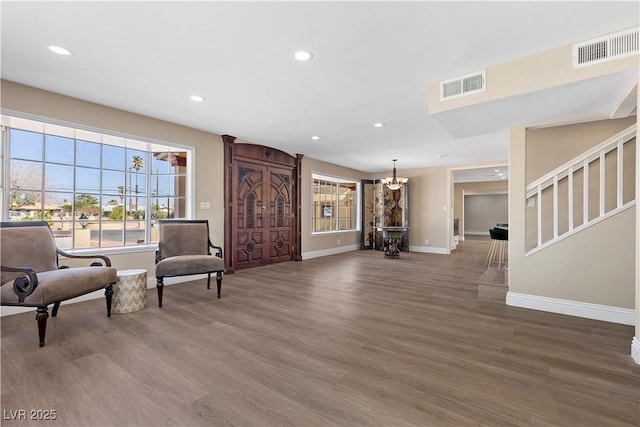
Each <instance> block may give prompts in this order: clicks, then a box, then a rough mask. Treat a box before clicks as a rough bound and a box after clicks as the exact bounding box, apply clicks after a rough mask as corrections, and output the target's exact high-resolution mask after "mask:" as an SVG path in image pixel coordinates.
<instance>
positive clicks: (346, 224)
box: [311, 173, 360, 234]
mask: <svg viewBox="0 0 640 427" xmlns="http://www.w3.org/2000/svg"><path fill="white" fill-rule="evenodd" d="M312 179H313V192H312V194H313V207H312V210H311V212H312V224H313V225H312V227H313V228H312V232H313V233H314V234H319V233H331V232H344V231H357V230H359V229H360V214H359V212H360V183H359V182H358V181H355V180H349V179H343V178H335V177H329V176H324V175H320V174H315V173H314V174H312Z"/></svg>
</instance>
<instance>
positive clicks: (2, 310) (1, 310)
mask: <svg viewBox="0 0 640 427" xmlns="http://www.w3.org/2000/svg"><path fill="white" fill-rule="evenodd" d="M213 277H214V278H215V276H213ZM206 278H207V275H206V274H194V275H193V276H180V277H165V279H164V285H165V286H171V285H175V284H176V283H184V282H191V281H192V280H199V279H206ZM211 280H214V279H211ZM214 283H215V282H214ZM155 287H156V278H155V277H153V276H152V277H148V276H147V289H151V288H155ZM98 298H104V289H100V290H98V291H95V292H91V293H90V294H85V295H80V296H79V297H76V298H73V299H70V300H67V301H63V302H62V304H61V305H66V304H74V303H76V302H82V301H89V300H92V299H98ZM28 312H33V313H35V312H36V308H35V307H15V306H2V307H0V317H4V316H11V315H12V314H20V313H28Z"/></svg>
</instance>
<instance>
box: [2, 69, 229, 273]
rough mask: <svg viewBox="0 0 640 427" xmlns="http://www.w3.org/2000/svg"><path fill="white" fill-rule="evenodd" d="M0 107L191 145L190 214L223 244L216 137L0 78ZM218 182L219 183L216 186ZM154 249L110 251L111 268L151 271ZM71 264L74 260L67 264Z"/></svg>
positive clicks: (218, 141) (219, 155)
mask: <svg viewBox="0 0 640 427" xmlns="http://www.w3.org/2000/svg"><path fill="white" fill-rule="evenodd" d="M1 85H2V86H1V90H2V99H1V101H0V102H1V104H0V105H1V107H2V111H3V113H6V114H11V113H12V112H15V113H19V114H22V115H25V114H26V115H28V117H31V118H34V119H37V118H43V119H45V120H46V119H48V120H55V121H58V122H65V123H67V124H76V125H79V126H82V127H88V128H93V129H97V130H106V131H112V132H116V133H120V134H126V135H129V136H132V137H139V138H142V139H144V138H150V139H154V140H159V141H166V142H169V143H176V144H182V145H188V146H192V147H195V149H196V156H195V173H196V175H195V182H194V189H195V200H194V209H193V212H194V213H195V217H196V218H198V219H208V220H209V226H210V229H211V239H212V240H213V241H214V242H216V243H217V244H219V245H220V244H222V242H223V231H224V230H223V229H224V217H223V193H222V189H223V169H224V168H223V146H222V139H221V138H220V136H219V135H215V134H211V133H207V132H203V131H199V130H196V129H192V128H188V127H184V126H179V125H176V124H173V123H169V122H165V121H161V120H156V119H152V118H149V117H145V116H141V115H138V114H133V113H129V112H126V111H121V110H116V109H114V108H109V107H105V106H102V105H98V104H93V103H90V102H85V101H82V100H79V99H75V98H70V97H67V96H62V95H58V94H55V93H51V92H47V91H43V90H39V89H36V88H32V87H29V86H23V85H20V84H17V83H13V82H9V81H6V80H2V82H1ZM216 183H219V184H216ZM201 201H208V202H210V203H211V207H212V208H211V209H208V210H201V209H199V206H200V202H201ZM154 251H155V249H148V250H145V251H136V252H127V253H114V254H109V256H110V258H111V260H112V262H113V265H114V267H117V268H118V269H126V268H146V269H147V270H148V271H149V272H152V271H153V270H154ZM69 264H70V265H74V264H73V263H69Z"/></svg>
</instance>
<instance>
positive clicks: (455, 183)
mask: <svg viewBox="0 0 640 427" xmlns="http://www.w3.org/2000/svg"><path fill="white" fill-rule="evenodd" d="M508 189H509V167H508V166H507V165H506V164H494V165H485V166H482V167H478V166H475V167H460V168H451V169H449V192H450V196H449V200H450V205H449V209H448V224H449V230H450V231H449V249H450V251H452V250H455V249H456V247H457V245H458V242H459V241H460V240H464V239H465V234H464V231H465V224H464V223H465V207H464V195H465V194H467V195H473V194H491V193H494V194H500V193H502V194H507V198H508V191H509V190H508ZM506 222H508V220H507V221H506ZM494 225H495V224H494ZM472 228H473V227H472ZM485 231H486V232H487V233H488V229H487V230H485Z"/></svg>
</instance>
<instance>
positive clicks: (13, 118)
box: [0, 109, 196, 253]
mask: <svg viewBox="0 0 640 427" xmlns="http://www.w3.org/2000/svg"><path fill="white" fill-rule="evenodd" d="M0 124H1V125H2V129H3V134H2V141H1V143H0V165H2V172H1V173H0V217H1V219H2V221H8V220H9V204H8V200H7V199H8V197H9V194H10V189H9V188H8V185H9V182H10V181H9V173H10V161H11V156H10V154H9V147H8V138H6V137H5V135H4V130H5V128H12V129H19V130H25V131H30V132H36V133H43V134H46V135H55V136H62V137H65V138H71V139H78V140H84V141H89V142H95V143H98V144H106V145H112V146H118V147H123V148H129V149H135V150H141V151H145V152H146V153H150V152H159V151H166V150H169V151H183V152H186V153H187V163H186V172H187V173H186V175H185V180H186V182H185V195H184V197H185V203H184V209H185V213H184V215H183V216H181V218H187V219H190V218H192V217H193V212H195V173H196V171H195V158H196V148H195V147H193V146H190V145H185V144H179V143H175V142H168V141H162V140H157V139H153V138H148V137H142V136H137V135H130V134H126V133H122V132H117V131H109V130H104V129H98V128H92V127H89V126H83V125H78V124H75V123H69V122H64V121H60V120H54V119H50V118H46V117H41V116H36V115H30V114H25V113H21V112H15V111H9V110H4V109H3V110H2V111H1V112H0ZM42 161H43V162H44V161H45V160H44V159H43V160H42ZM100 170H101V171H102V170H103V169H102V167H100ZM150 179H151V169H150V168H147V172H146V180H147V186H146V188H147V189H149V188H150V185H149V183H150ZM74 196H75V193H74ZM145 197H147V198H148V200H150V199H151V196H150V195H149V191H148V190H147V195H146V196H145ZM148 204H149V203H147V202H145V206H147V205H148ZM148 212H149V208H147V213H148ZM152 222H154V220H153V219H152V218H151V215H149V214H147V215H146V216H145V235H146V236H150V229H151V226H152ZM155 248H157V243H156V242H146V243H144V244H140V245H135V246H132V245H128V246H104V247H92V248H87V249H85V248H81V249H80V248H74V249H65V251H67V252H69V253H78V252H81V253H96V252H100V253H104V252H107V253H109V252H110V253H120V252H138V251H148V250H150V249H155Z"/></svg>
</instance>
